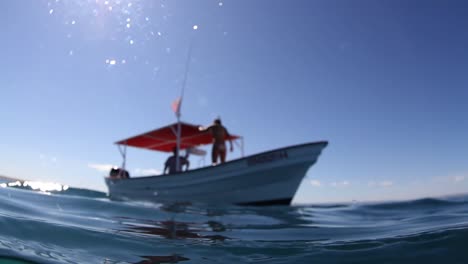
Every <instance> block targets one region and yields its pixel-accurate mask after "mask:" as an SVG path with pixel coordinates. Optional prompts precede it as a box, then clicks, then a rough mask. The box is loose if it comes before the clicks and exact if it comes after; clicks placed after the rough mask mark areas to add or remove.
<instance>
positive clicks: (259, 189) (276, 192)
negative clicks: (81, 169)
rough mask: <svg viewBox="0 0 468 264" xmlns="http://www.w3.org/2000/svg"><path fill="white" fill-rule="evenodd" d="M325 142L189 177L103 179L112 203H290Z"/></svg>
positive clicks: (262, 155)
mask: <svg viewBox="0 0 468 264" xmlns="http://www.w3.org/2000/svg"><path fill="white" fill-rule="evenodd" d="M327 144H328V143H327V142H315V143H308V144H302V145H297V146H291V147H285V148H281V149H277V150H273V151H268V152H264V153H260V154H256V155H252V156H248V157H245V158H241V159H237V160H233V161H230V162H226V163H224V164H221V165H218V166H211V167H204V168H200V169H195V170H191V171H187V172H182V173H177V174H171V175H157V176H149V177H135V178H129V179H113V178H106V179H105V181H106V184H107V186H108V188H109V196H110V198H111V199H116V200H140V201H152V202H201V203H230V204H253V205H270V204H290V202H291V200H292V199H293V197H294V195H295V193H296V191H297V188H298V187H299V185H300V183H301V181H302V179H303V178H304V176H305V175H306V172H307V170H308V169H309V168H310V167H311V166H312V165H313V164H314V163H315V162H316V161H317V159H318V157H319V156H320V153H321V152H322V150H323V148H325V147H326V146H327Z"/></svg>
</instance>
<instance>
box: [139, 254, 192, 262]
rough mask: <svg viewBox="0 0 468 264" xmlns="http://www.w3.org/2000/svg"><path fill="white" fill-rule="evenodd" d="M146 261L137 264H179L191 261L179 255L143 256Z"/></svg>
mask: <svg viewBox="0 0 468 264" xmlns="http://www.w3.org/2000/svg"><path fill="white" fill-rule="evenodd" d="M142 258H144V259H145V260H142V261H139V262H136V264H159V263H177V262H179V261H186V260H190V259H188V258H184V257H181V256H178V255H172V256H142Z"/></svg>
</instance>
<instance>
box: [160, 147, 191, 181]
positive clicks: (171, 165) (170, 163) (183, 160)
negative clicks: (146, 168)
mask: <svg viewBox="0 0 468 264" xmlns="http://www.w3.org/2000/svg"><path fill="white" fill-rule="evenodd" d="M177 152H178V151H177V147H174V148H173V149H172V153H173V155H172V156H170V157H169V158H167V160H166V163H164V171H163V173H164V174H167V173H169V174H172V173H176V172H180V171H182V167H183V166H184V165H185V171H188V169H189V166H190V162H189V161H188V152H187V154H186V155H185V157H182V156H179V155H177ZM177 156H178V157H179V168H177ZM166 171H168V172H166Z"/></svg>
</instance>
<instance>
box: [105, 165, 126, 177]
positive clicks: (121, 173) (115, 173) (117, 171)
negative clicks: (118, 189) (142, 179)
mask: <svg viewBox="0 0 468 264" xmlns="http://www.w3.org/2000/svg"><path fill="white" fill-rule="evenodd" d="M109 177H110V178H113V179H128V178H130V173H128V171H127V170H124V169H122V168H117V167H113V168H112V169H111V170H110V172H109Z"/></svg>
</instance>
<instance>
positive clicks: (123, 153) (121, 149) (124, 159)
mask: <svg viewBox="0 0 468 264" xmlns="http://www.w3.org/2000/svg"><path fill="white" fill-rule="evenodd" d="M126 143H127V142H125V145H123V147H122V145H117V146H118V148H119V152H120V155H121V156H122V169H123V170H125V166H126V163H127V144H126Z"/></svg>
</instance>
